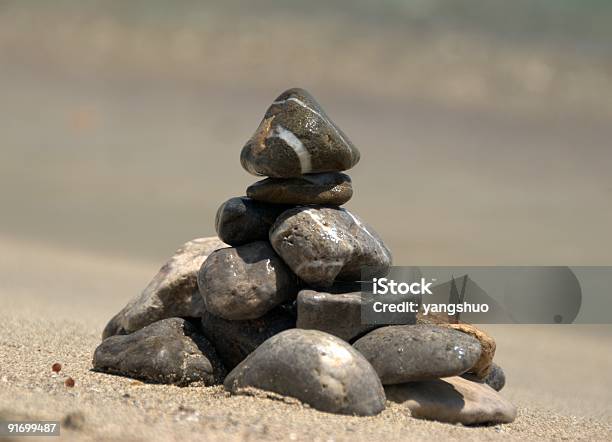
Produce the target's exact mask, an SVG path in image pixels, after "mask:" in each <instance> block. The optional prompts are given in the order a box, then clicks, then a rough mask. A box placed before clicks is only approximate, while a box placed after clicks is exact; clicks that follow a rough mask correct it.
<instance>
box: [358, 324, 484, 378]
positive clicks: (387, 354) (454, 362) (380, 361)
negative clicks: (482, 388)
mask: <svg viewBox="0 0 612 442" xmlns="http://www.w3.org/2000/svg"><path fill="white" fill-rule="evenodd" d="M353 347H355V348H356V349H357V350H358V351H359V352H360V353H361V354H363V355H364V356H365V358H366V359H367V360H368V361H370V363H371V364H372V366H373V367H374V369H375V370H376V372H377V373H378V376H380V380H381V381H382V383H383V384H384V385H389V384H400V383H403V382H413V381H424V380H429V379H436V378H443V377H447V376H455V375H460V374H463V373H465V372H466V371H467V370H469V369H470V368H472V367H473V366H474V364H475V363H476V361H478V358H479V357H480V351H481V349H480V343H479V342H478V340H477V339H475V338H473V337H471V336H469V335H467V334H465V333H461V332H459V331H456V330H452V329H449V328H443V327H437V326H435V325H393V326H389V327H382V328H378V329H376V330H374V331H372V332H370V333H368V334H367V335H365V336H364V337H362V338H360V339H358V340H357V341H356V342H355V343H354V344H353Z"/></svg>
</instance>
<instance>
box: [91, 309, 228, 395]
mask: <svg viewBox="0 0 612 442" xmlns="http://www.w3.org/2000/svg"><path fill="white" fill-rule="evenodd" d="M93 366H94V369H95V370H97V371H102V372H105V373H112V374H118V375H122V376H127V377H131V378H136V379H142V380H144V381H147V382H152V383H161V384H176V385H180V386H185V385H189V384H192V383H198V384H204V385H213V384H217V383H219V382H221V381H222V380H223V378H224V376H225V368H224V367H223V364H222V363H221V362H220V360H219V358H218V357H217V354H216V352H215V350H214V348H213V346H212V345H211V344H210V342H208V340H207V339H206V338H205V337H204V336H203V335H202V334H201V332H200V330H199V329H198V328H197V327H196V326H195V325H194V324H192V323H191V322H189V321H186V320H184V319H181V318H170V319H163V320H161V321H158V322H155V323H153V324H150V325H148V326H146V327H144V328H142V329H140V330H138V331H136V332H134V333H132V334H129V335H117V336H111V337H109V338H106V339H105V340H104V341H102V343H101V344H100V345H99V346H98V348H96V351H95V353H94V357H93Z"/></svg>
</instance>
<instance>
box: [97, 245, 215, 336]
mask: <svg viewBox="0 0 612 442" xmlns="http://www.w3.org/2000/svg"><path fill="white" fill-rule="evenodd" d="M226 246H227V245H226V244H224V243H223V242H222V241H220V240H219V238H217V237H210V238H198V239H194V240H192V241H189V242H187V243H185V244H183V245H182V246H181V248H180V249H178V250H177V251H176V252H175V253H174V255H173V256H172V258H170V260H168V262H167V263H166V264H164V266H163V267H162V268H161V269H160V270H159V272H158V273H157V275H155V277H154V278H153V280H152V281H151V282H150V283H149V285H148V286H147V287H146V288H145V289H144V290H143V292H142V293H141V294H140V295H139V296H137V297H135V298H134V299H132V300H131V301H130V302H129V303H128V305H127V306H125V307H124V308H123V310H121V311H120V312H119V313H117V314H116V315H115V316H114V317H113V319H111V320H110V322H109V323H108V324H107V325H106V327H105V328H104V332H103V333H102V339H106V338H108V337H109V336H114V335H125V334H128V333H132V332H134V331H136V330H139V329H141V328H142V327H145V326H147V325H149V324H152V323H154V322H156V321H159V320H161V319H166V318H174V317H192V318H199V317H200V316H201V315H202V312H203V311H204V301H203V300H202V297H201V296H200V292H199V291H198V282H197V280H198V271H199V270H200V267H201V266H202V263H203V262H204V261H205V260H206V258H207V257H208V255H209V254H210V253H211V252H213V251H214V250H216V249H219V248H221V247H226Z"/></svg>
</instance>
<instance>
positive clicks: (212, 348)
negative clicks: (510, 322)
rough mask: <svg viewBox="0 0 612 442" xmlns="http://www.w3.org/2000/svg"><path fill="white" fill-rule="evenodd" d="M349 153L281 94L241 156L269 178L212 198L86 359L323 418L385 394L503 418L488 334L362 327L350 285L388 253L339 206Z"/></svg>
mask: <svg viewBox="0 0 612 442" xmlns="http://www.w3.org/2000/svg"><path fill="white" fill-rule="evenodd" d="M358 161H359V151H358V150H357V149H356V148H355V147H354V146H353V145H352V143H351V142H350V141H349V140H348V138H347V136H346V135H345V134H344V133H343V132H342V131H341V130H340V129H339V128H338V127H337V126H336V125H335V124H334V123H333V122H332V121H331V120H330V119H329V117H328V116H327V115H326V114H325V112H324V111H323V110H322V109H321V107H320V106H319V105H318V103H317V102H316V101H315V100H314V99H313V98H312V97H311V96H310V95H309V94H308V93H307V92H306V91H304V90H301V89H291V90H288V91H286V92H285V93H283V94H281V95H280V96H279V97H278V98H277V99H276V100H275V101H274V102H273V103H272V105H271V106H270V107H269V109H268V110H267V112H266V114H265V116H264V119H263V120H262V122H261V124H260V125H259V128H258V129H257V131H256V132H255V134H254V135H253V137H252V138H251V139H250V140H249V141H248V142H247V144H246V145H245V146H244V148H243V150H242V154H241V163H242V165H243V167H244V168H245V169H246V170H247V171H249V172H251V173H253V174H256V175H263V176H266V177H267V178H265V179H263V180H261V181H258V182H256V183H255V184H253V185H251V186H250V187H248V189H247V191H246V194H247V195H246V196H245V197H236V198H232V199H230V200H228V201H227V202H225V203H224V204H222V205H221V207H220V208H219V210H218V212H217V216H216V221H215V226H216V230H217V234H218V236H219V239H217V238H204V239H196V240H193V241H190V242H188V243H187V244H185V245H184V246H183V247H182V248H180V249H179V250H178V251H177V252H176V254H175V255H174V256H173V257H172V258H171V259H170V261H169V262H168V263H167V264H166V265H164V266H163V267H162V269H161V270H160V272H159V273H158V274H157V275H156V276H155V278H154V279H153V281H152V282H151V283H150V284H149V286H148V287H147V288H146V289H145V290H144V292H143V293H142V294H141V295H140V296H139V297H137V298H135V299H134V300H132V301H131V302H130V303H129V304H128V305H127V306H126V307H125V308H124V309H123V310H122V311H121V312H119V313H118V314H117V315H116V316H115V317H114V318H113V319H112V320H111V321H110V322H109V324H108V325H107V326H106V328H105V330H104V333H103V338H104V340H103V342H102V343H101V344H100V346H99V347H98V348H97V349H96V351H95V354H94V360H93V365H94V368H95V369H96V370H99V371H104V372H109V373H114V374H120V375H125V376H130V377H134V378H139V379H143V380H146V381H149V382H159V383H172V384H176V385H212V384H215V383H219V382H224V386H225V388H226V389H227V390H228V391H230V392H231V393H235V394H250V393H252V392H253V391H255V390H264V391H267V392H271V393H274V394H281V395H286V396H291V397H294V398H297V399H299V400H301V401H302V402H304V403H306V404H309V405H310V406H312V407H313V408H316V409H318V410H322V411H328V412H333V413H342V414H353V415H374V414H377V413H379V412H381V411H382V410H383V409H384V408H385V406H386V402H387V399H389V400H391V401H395V402H398V403H401V404H403V405H404V406H406V407H407V408H408V409H410V411H411V413H412V415H413V416H415V417H421V418H426V419H437V420H441V421H448V422H462V423H466V424H475V423H497V422H510V421H512V420H513V419H514V417H515V414H516V410H515V408H514V407H513V406H512V405H511V404H510V403H508V402H507V401H506V400H504V399H503V398H502V397H501V396H500V395H499V394H498V393H497V392H496V391H495V390H499V389H501V388H502V387H503V384H504V378H503V371H502V370H501V368H499V367H497V366H496V365H495V364H493V363H492V359H493V355H494V352H495V342H494V341H493V340H492V339H491V338H490V337H489V336H487V335H486V334H485V333H484V332H482V331H481V330H478V329H476V328H475V327H473V326H470V325H468V324H449V323H448V322H449V321H448V320H444V318H442V320H437V321H433V322H432V320H431V319H430V318H423V317H420V318H415V321H414V322H415V323H414V324H411V325H401V326H382V327H381V326H373V325H365V324H362V321H361V294H360V292H359V285H358V283H357V282H358V281H359V280H361V279H362V277H364V276H365V277H366V278H370V277H377V276H384V275H385V274H387V272H388V270H389V267H390V266H391V253H390V252H389V249H388V248H387V247H386V246H385V244H384V243H383V241H382V240H381V238H380V237H379V236H378V234H377V233H376V232H375V231H374V230H373V229H372V228H371V227H369V226H368V225H366V224H365V223H364V222H363V221H361V220H360V219H359V218H358V217H357V216H355V215H354V214H352V213H351V212H349V211H348V210H346V209H344V208H342V207H340V206H341V205H342V204H344V203H346V202H347V201H348V200H349V199H350V198H351V196H352V193H353V191H352V185H351V179H350V178H349V177H348V176H347V175H345V174H343V173H341V172H342V171H345V170H347V169H349V168H351V167H353V166H354V165H355V164H356V163H357V162H358ZM228 245H229V246H228ZM364 269H367V273H366V274H365V275H362V272H363V271H364ZM377 327H378V328H377ZM351 344H352V345H351ZM228 372H229V374H228ZM460 376H464V377H460ZM441 378H443V379H441ZM487 384H489V385H491V386H493V388H495V390H494V389H493V388H491V387H490V386H489V385H487ZM383 385H384V387H383Z"/></svg>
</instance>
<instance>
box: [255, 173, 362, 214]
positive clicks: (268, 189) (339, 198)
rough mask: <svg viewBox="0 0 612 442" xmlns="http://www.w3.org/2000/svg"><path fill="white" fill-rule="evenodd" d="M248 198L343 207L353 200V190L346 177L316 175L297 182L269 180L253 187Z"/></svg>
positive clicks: (291, 179) (279, 202)
mask: <svg viewBox="0 0 612 442" xmlns="http://www.w3.org/2000/svg"><path fill="white" fill-rule="evenodd" d="M247 195H248V196H249V197H250V198H253V199H254V200H258V201H264V202H267V203H276V204H294V205H296V204H323V205H332V206H341V205H342V204H344V203H346V202H347V201H348V200H350V199H351V197H352V196H353V186H352V184H351V178H350V177H349V176H348V175H346V174H344V173H339V172H328V173H314V174H308V175H302V176H301V177H297V178H266V179H265V180H261V181H257V182H256V183H255V184H252V185H250V186H249V187H248V188H247Z"/></svg>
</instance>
